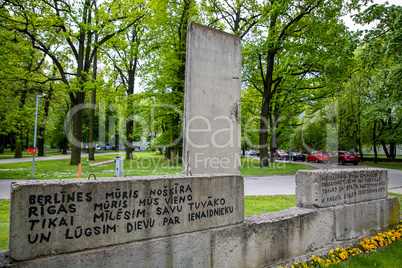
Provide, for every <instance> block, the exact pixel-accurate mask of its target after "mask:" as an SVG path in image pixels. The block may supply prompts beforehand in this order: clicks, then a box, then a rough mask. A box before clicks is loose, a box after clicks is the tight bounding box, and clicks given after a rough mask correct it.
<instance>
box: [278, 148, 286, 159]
mask: <svg viewBox="0 0 402 268" xmlns="http://www.w3.org/2000/svg"><path fill="white" fill-rule="evenodd" d="M275 157H276V158H279V159H286V158H287V157H288V153H287V152H286V151H285V150H276V152H275Z"/></svg>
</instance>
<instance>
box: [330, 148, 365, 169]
mask: <svg viewBox="0 0 402 268" xmlns="http://www.w3.org/2000/svg"><path fill="white" fill-rule="evenodd" d="M328 162H329V163H339V164H340V165H344V164H345V163H353V165H355V166H356V165H357V163H358V162H359V157H357V155H355V154H354V153H352V152H349V151H338V152H336V153H335V154H334V155H332V156H330V157H329V160H328Z"/></svg>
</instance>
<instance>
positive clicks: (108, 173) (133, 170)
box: [0, 152, 312, 180]
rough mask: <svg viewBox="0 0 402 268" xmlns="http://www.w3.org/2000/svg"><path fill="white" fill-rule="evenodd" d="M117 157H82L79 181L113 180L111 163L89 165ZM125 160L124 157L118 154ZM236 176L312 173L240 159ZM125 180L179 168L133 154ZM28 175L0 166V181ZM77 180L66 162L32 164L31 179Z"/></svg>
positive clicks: (151, 155)
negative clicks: (33, 167) (95, 178)
mask: <svg viewBox="0 0 402 268" xmlns="http://www.w3.org/2000/svg"><path fill="white" fill-rule="evenodd" d="M118 155H119V154H110V155H98V156H95V159H96V160H95V161H89V162H87V157H83V158H82V159H81V161H82V163H83V164H82V169H81V178H88V176H89V175H90V174H95V176H96V177H114V176H115V163H113V162H112V163H108V164H103V165H99V166H94V167H90V166H89V163H93V162H99V161H104V160H110V159H114V158H115V157H116V156H118ZM120 156H122V157H123V158H125V154H124V153H122V154H120ZM241 161H242V167H241V168H240V172H241V174H242V175H244V176H248V175H254V176H255V175H275V174H294V173H296V172H297V171H298V170H300V169H312V168H310V167H306V166H303V165H298V164H293V163H291V164H290V163H282V162H281V163H274V164H272V165H271V167H269V168H260V167H259V160H258V159H247V158H242V160H241ZM123 169H124V173H125V176H150V175H175V174H181V171H182V167H181V165H178V166H175V167H172V166H170V165H169V160H166V159H165V157H164V156H163V155H159V154H156V153H155V152H136V153H133V159H132V160H124V168H123ZM31 173H32V162H23V163H12V164H0V179H29V178H30V177H31ZM67 178H78V166H71V165H70V159H62V160H49V161H37V162H35V179H43V180H48V179H67Z"/></svg>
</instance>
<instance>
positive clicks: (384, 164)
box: [359, 162, 402, 170]
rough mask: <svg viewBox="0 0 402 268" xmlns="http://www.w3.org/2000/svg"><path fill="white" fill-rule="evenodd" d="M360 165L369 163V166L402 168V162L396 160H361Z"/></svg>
mask: <svg viewBox="0 0 402 268" xmlns="http://www.w3.org/2000/svg"><path fill="white" fill-rule="evenodd" d="M359 165H367V166H369V167H378V168H392V169H398V170H402V163H395V162H378V163H374V162H361V163H359Z"/></svg>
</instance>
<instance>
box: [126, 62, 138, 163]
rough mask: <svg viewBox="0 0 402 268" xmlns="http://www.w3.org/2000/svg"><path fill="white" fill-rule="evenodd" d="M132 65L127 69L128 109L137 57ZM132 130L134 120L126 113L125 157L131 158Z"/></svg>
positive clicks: (132, 91) (132, 90)
mask: <svg viewBox="0 0 402 268" xmlns="http://www.w3.org/2000/svg"><path fill="white" fill-rule="evenodd" d="M131 66H132V67H131V68H130V70H128V88H127V96H128V97H129V101H128V106H130V107H127V108H128V110H130V109H131V105H133V103H131V100H132V99H131V98H130V96H131V95H133V94H134V85H135V71H136V69H137V59H134V63H132V65H131ZM133 130H134V122H133V120H132V119H131V114H130V115H128V119H127V121H126V159H133Z"/></svg>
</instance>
